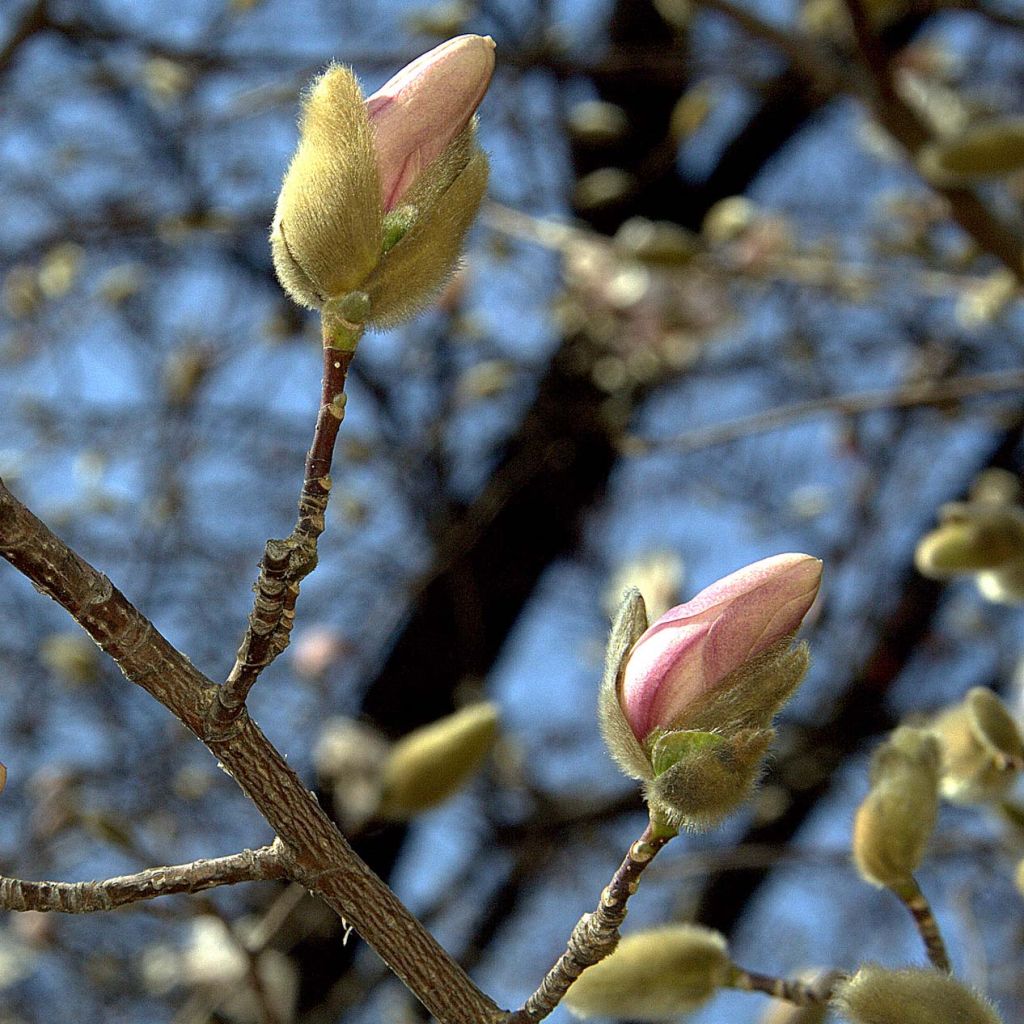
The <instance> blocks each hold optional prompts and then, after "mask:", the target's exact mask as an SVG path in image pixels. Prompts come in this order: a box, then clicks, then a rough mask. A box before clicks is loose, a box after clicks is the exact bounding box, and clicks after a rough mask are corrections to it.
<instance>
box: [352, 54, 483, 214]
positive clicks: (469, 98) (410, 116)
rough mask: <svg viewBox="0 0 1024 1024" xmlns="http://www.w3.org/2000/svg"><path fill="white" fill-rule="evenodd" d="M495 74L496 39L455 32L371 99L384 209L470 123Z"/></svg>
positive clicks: (390, 207)
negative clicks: (458, 34)
mask: <svg viewBox="0 0 1024 1024" xmlns="http://www.w3.org/2000/svg"><path fill="white" fill-rule="evenodd" d="M493 73H494V40H493V39H491V37H490V36H475V35H464V36H456V37H455V38H454V39H449V40H448V41H447V42H445V43H442V44H441V45H440V46H435V47H434V49H433V50H430V51H429V52H428V53H425V54H423V56H421V57H417V58H416V60H414V61H413V62H412V63H411V64H408V65H406V67H404V68H402V70H401V71H399V72H398V74H397V75H395V76H394V78H392V79H390V80H389V81H388V82H386V83H385V84H384V85H382V86H381V87H380V88H379V89H378V90H377V91H376V92H375V93H374V94H373V95H372V96H370V97H369V98H368V99H367V101H366V110H367V113H368V115H369V118H370V124H371V125H372V126H373V131H374V149H375V152H376V157H377V169H378V171H379V173H380V187H381V203H382V205H383V208H384V212H385V213H386V212H387V211H389V210H393V209H394V208H395V206H396V205H397V204H398V202H399V200H400V199H401V198H402V196H403V195H404V194H405V193H406V192H407V191H408V189H409V186H410V185H412V183H413V182H414V181H415V180H416V178H417V176H418V175H419V174H420V172H421V171H422V170H423V169H424V168H425V167H427V166H428V165H429V164H430V163H431V162H432V161H433V160H434V159H435V158H436V157H438V156H440V155H441V153H443V152H444V150H445V149H447V147H448V146H449V145H450V144H451V143H452V141H453V140H454V139H455V138H456V137H457V136H458V135H460V134H461V133H462V131H463V130H464V129H465V127H466V125H468V124H469V121H470V119H471V118H472V116H473V114H474V113H475V112H476V108H477V107H478V106H479V105H480V101H481V100H482V99H483V98H484V93H486V92H487V87H488V85H490V82H491V75H492V74H493Z"/></svg>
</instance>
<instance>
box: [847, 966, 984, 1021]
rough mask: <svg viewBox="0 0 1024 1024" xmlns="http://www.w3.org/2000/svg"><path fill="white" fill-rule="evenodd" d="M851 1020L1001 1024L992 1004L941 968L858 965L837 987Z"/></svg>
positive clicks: (848, 1017) (848, 1018)
mask: <svg viewBox="0 0 1024 1024" xmlns="http://www.w3.org/2000/svg"><path fill="white" fill-rule="evenodd" d="M832 1005H833V1007H834V1009H836V1010H838V1011H839V1013H841V1014H842V1015H843V1016H844V1017H845V1018H846V1019H847V1020H849V1021H850V1022H851V1024H1002V1021H1001V1019H1000V1017H999V1015H998V1014H997V1013H996V1012H995V1010H994V1009H993V1007H992V1005H991V1004H990V1003H989V1002H988V1001H987V1000H986V999H984V998H982V997H981V996H980V995H978V994H977V993H976V992H974V991H972V990H971V989H969V988H967V986H966V985H962V984H961V983H960V982H959V981H957V980H956V979H955V978H953V977H951V976H950V975H948V974H945V973H944V972H942V971H936V970H930V969H925V968H914V967H908V968H904V969H903V970H898V971H893V970H888V969H886V968H884V967H878V966H876V965H874V964H868V965H867V966H865V967H862V968H861V969H860V970H859V971H858V972H857V973H856V974H855V975H854V976H853V977H852V978H851V979H850V980H849V981H847V982H844V983H843V984H841V985H840V986H839V988H838V989H837V991H836V995H835V998H834V999H833V1004H832Z"/></svg>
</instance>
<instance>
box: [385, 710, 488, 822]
mask: <svg viewBox="0 0 1024 1024" xmlns="http://www.w3.org/2000/svg"><path fill="white" fill-rule="evenodd" d="M497 736H498V710H497V708H496V707H495V706H494V705H493V704H491V703H490V702H488V701H483V702H481V703H479V704H472V705H470V706H469V707H466V708H462V709H461V710H460V711H456V712H455V713H454V714H452V715H448V716H447V717H446V718H442V719H441V720H440V721H437V722H433V723H431V724H430V725H425V726H423V728H421V729H416V730H414V731H413V732H411V733H409V735H408V736H405V737H403V738H402V739H401V740H399V741H398V742H397V743H396V744H395V745H394V747H393V748H392V750H391V754H390V755H389V757H388V760H387V763H386V764H385V766H384V786H383V794H382V797H381V803H380V808H379V810H378V813H379V815H380V816H381V817H382V818H390V819H395V820H403V819H406V818H411V817H413V816H414V815H416V814H419V813H421V812H422V811H426V810H429V809H430V808H432V807H436V806H437V805H438V804H440V803H442V802H443V801H444V800H447V799H448V797H450V796H452V794H454V793H455V792H456V791H457V790H458V789H460V788H461V787H462V786H463V785H464V784H465V783H466V782H467V781H468V780H469V778H470V777H471V776H472V775H473V774H474V773H475V772H476V771H477V769H478V768H479V767H480V765H481V764H482V763H483V760H484V758H485V757H486V756H487V755H488V754H489V753H490V751H491V748H492V747H493V746H494V741H495V740H496V739H497Z"/></svg>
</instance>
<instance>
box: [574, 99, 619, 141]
mask: <svg viewBox="0 0 1024 1024" xmlns="http://www.w3.org/2000/svg"><path fill="white" fill-rule="evenodd" d="M566 125H567V127H568V129H569V132H570V134H571V135H572V137H573V138H574V139H575V140H577V141H578V142H586V143H589V144H590V145H594V146H600V145H606V144H607V143H609V142H615V141H616V140H617V139H620V138H621V137H622V136H623V135H625V134H626V131H627V130H628V129H629V118H628V117H626V112H625V111H624V110H623V109H622V107H620V106H618V105H617V104H615V103H606V102H605V101H604V100H583V101H582V102H580V103H576V104H574V105H573V106H572V108H571V109H570V110H569V114H568V116H567V118H566Z"/></svg>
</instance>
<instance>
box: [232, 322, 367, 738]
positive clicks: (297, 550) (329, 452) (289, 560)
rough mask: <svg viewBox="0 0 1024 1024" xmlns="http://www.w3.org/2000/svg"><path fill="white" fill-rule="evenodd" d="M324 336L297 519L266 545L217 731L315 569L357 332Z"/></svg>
mask: <svg viewBox="0 0 1024 1024" xmlns="http://www.w3.org/2000/svg"><path fill="white" fill-rule="evenodd" d="M326 330H327V328H326V327H325V337H324V359H323V377H322V379H321V384H320V409H319V412H318V413H317V418H316V426H315V427H314V430H313V443H312V444H311V445H310V447H309V452H308V453H307V454H306V465H305V472H304V474H303V482H302V491H301V492H300V494H299V511H298V518H297V519H296V521H295V526H294V527H293V529H292V532H291V533H290V534H289V536H288V537H286V538H285V539H284V540H273V539H272V540H268V541H267V544H266V547H265V549H264V552H263V561H262V562H261V563H260V574H259V577H258V578H257V580H256V584H255V586H254V588H253V589H254V590H255V591H256V599H255V601H254V602H253V609H252V612H251V614H250V615H249V626H248V628H247V629H246V631H245V636H244V637H243V639H242V643H241V645H240V646H239V648H238V653H237V655H236V657H235V664H234V666H233V667H232V669H231V672H230V674H229V675H228V677H227V679H226V680H225V682H224V686H223V687H222V688H221V690H220V691H219V693H218V695H217V696H218V698H219V699H218V702H217V704H216V705H215V706H214V708H213V713H214V715H215V718H216V721H217V722H218V723H219V724H220V725H226V724H227V723H229V722H231V721H232V720H233V719H235V718H236V717H237V716H238V714H239V713H240V712H241V709H242V707H243V706H244V704H245V700H246V697H247V696H248V695H249V691H250V690H251V689H252V687H253V684H254V683H255V682H256V680H257V679H258V678H259V674H260V673H261V672H262V671H263V670H264V669H265V668H266V667H267V666H268V665H269V664H270V663H271V662H272V661H273V660H274V659H275V658H276V657H277V656H278V655H279V654H280V653H281V652H282V651H283V650H284V649H285V648H286V647H287V646H288V642H289V639H290V635H291V628H292V623H293V621H294V618H295V602H296V599H297V598H298V596H299V584H300V583H301V582H302V580H304V579H305V578H306V577H307V576H308V575H309V574H310V573H311V572H312V571H313V570H314V569H315V568H316V563H317V540H318V539H319V537H320V534H322V533H323V532H324V515H325V513H326V511H327V502H328V500H329V499H330V496H331V476H330V473H331V463H332V461H333V459H334V446H335V443H336V441H337V438H338V430H339V428H340V427H341V422H342V420H343V419H344V418H345V397H346V396H345V378H346V376H347V374H348V369H349V366H350V364H351V362H352V358H353V356H354V355H355V348H356V344H357V342H358V340H359V334H360V333H361V329H359V330H355V331H353V332H352V334H351V336H350V338H349V339H348V340H349V341H350V342H351V348H346V349H341V348H337V347H335V346H334V345H332V344H329V341H330V338H329V337H328V336H327V334H326Z"/></svg>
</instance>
